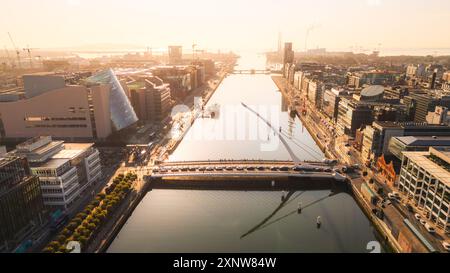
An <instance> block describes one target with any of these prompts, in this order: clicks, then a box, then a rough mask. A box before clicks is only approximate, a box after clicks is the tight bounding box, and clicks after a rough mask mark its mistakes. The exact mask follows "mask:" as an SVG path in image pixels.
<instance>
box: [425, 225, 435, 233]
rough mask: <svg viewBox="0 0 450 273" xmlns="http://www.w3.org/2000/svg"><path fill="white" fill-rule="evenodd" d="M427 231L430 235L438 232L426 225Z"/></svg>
mask: <svg viewBox="0 0 450 273" xmlns="http://www.w3.org/2000/svg"><path fill="white" fill-rule="evenodd" d="M425 229H426V230H427V231H428V232H429V233H435V232H436V230H435V229H434V227H433V226H431V225H430V224H428V223H426V224H425Z"/></svg>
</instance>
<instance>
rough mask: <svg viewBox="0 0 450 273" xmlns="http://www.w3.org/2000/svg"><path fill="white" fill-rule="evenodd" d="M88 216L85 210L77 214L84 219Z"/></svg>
mask: <svg viewBox="0 0 450 273" xmlns="http://www.w3.org/2000/svg"><path fill="white" fill-rule="evenodd" d="M86 217H87V214H86V213H84V212H80V213H78V214H77V218H80V219H84V218H86Z"/></svg>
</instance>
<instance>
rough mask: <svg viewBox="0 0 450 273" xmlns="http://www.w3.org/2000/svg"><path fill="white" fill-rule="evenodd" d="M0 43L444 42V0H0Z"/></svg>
mask: <svg viewBox="0 0 450 273" xmlns="http://www.w3.org/2000/svg"><path fill="white" fill-rule="evenodd" d="M0 6H1V12H0V13H1V14H0V46H1V48H3V46H7V47H9V48H11V47H12V46H11V43H10V41H9V38H8V35H7V32H8V31H9V32H11V34H12V35H13V38H14V40H15V42H16V44H17V45H18V47H25V46H26V45H27V44H29V45H30V47H34V48H55V47H68V46H80V45H90V44H99V43H113V44H133V45H142V46H152V47H154V48H157V47H166V46H167V45H168V44H180V45H183V46H184V47H188V48H190V47H191V45H192V42H193V41H195V43H196V44H198V47H199V48H206V49H219V48H221V49H233V50H239V49H255V50H263V49H270V48H272V49H275V48H276V47H277V38H278V31H281V32H282V35H283V40H289V41H292V42H293V43H294V48H295V49H301V50H303V49H304V47H305V34H306V30H307V29H308V27H309V26H315V27H314V29H312V30H311V31H310V35H309V40H308V47H309V48H315V47H318V46H319V47H327V48H340V49H350V47H356V46H358V47H361V46H362V47H364V48H367V49H374V48H377V47H378V45H379V44H381V48H425V47H427V48H444V47H447V48H449V47H450V34H449V29H450V1H449V0H224V1H218V0H158V1H156V0H126V1H125V0H2V1H1V5H0Z"/></svg>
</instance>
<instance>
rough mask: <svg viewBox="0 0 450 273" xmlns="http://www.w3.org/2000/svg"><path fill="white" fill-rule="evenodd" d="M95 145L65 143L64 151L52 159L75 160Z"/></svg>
mask: <svg viewBox="0 0 450 273" xmlns="http://www.w3.org/2000/svg"><path fill="white" fill-rule="evenodd" d="M93 145H94V143H65V144H64V149H63V150H61V151H59V152H58V153H57V154H55V155H54V156H52V159H68V160H70V159H74V158H76V157H77V156H79V155H81V154H82V153H84V152H85V151H86V150H87V149H89V148H90V147H92V146H93Z"/></svg>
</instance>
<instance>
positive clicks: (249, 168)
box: [246, 166, 255, 171]
mask: <svg viewBox="0 0 450 273" xmlns="http://www.w3.org/2000/svg"><path fill="white" fill-rule="evenodd" d="M246 169H247V170H249V171H254V170H255V167H252V166H249V167H247V168H246Z"/></svg>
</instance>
